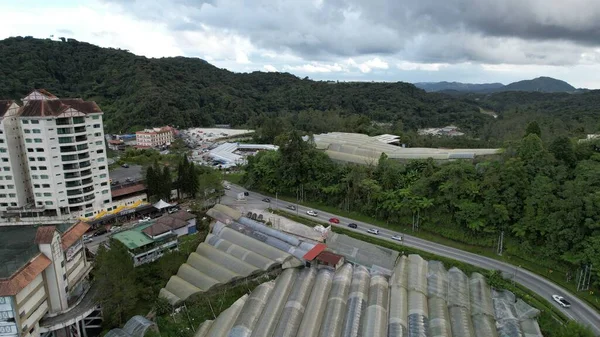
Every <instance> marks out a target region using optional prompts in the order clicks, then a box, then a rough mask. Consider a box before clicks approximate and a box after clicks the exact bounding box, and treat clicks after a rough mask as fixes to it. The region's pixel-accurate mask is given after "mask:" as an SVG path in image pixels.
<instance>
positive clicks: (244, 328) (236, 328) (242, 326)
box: [228, 281, 275, 337]
mask: <svg viewBox="0 0 600 337" xmlns="http://www.w3.org/2000/svg"><path fill="white" fill-rule="evenodd" d="M274 287H275V281H269V282H265V283H262V284H260V285H259V286H258V287H256V289H254V291H253V292H252V293H251V294H250V296H248V299H247V300H246V303H244V307H243V308H242V311H241V312H240V314H239V315H238V317H237V319H236V320H235V322H234V323H233V327H232V328H231V331H229V335H228V337H250V336H251V335H252V331H253V330H254V327H255V326H256V322H257V321H258V318H259V316H260V314H261V313H262V311H263V309H264V307H265V305H266V304H267V301H268V300H269V298H270V296H271V292H272V291H273V288H274Z"/></svg>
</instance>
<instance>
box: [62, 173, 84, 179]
mask: <svg viewBox="0 0 600 337" xmlns="http://www.w3.org/2000/svg"><path fill="white" fill-rule="evenodd" d="M79 177H81V175H80V174H79V172H69V173H65V179H73V178H79Z"/></svg>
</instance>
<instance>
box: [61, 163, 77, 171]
mask: <svg viewBox="0 0 600 337" xmlns="http://www.w3.org/2000/svg"><path fill="white" fill-rule="evenodd" d="M75 169H79V165H78V164H63V170H65V171H68V170H75Z"/></svg>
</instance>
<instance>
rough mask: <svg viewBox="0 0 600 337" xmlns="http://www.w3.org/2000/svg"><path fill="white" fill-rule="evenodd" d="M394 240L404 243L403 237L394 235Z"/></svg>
mask: <svg viewBox="0 0 600 337" xmlns="http://www.w3.org/2000/svg"><path fill="white" fill-rule="evenodd" d="M392 240H396V241H402V235H394V236H392Z"/></svg>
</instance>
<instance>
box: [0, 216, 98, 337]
mask: <svg viewBox="0 0 600 337" xmlns="http://www.w3.org/2000/svg"><path fill="white" fill-rule="evenodd" d="M88 228H89V225H87V224H85V223H83V222H79V223H76V224H74V225H72V226H69V225H61V226H40V227H37V228H36V227H33V226H6V227H0V240H2V241H5V240H10V241H11V245H9V246H8V247H9V248H8V249H6V250H3V251H2V253H1V254H0V259H1V260H2V262H3V268H2V269H0V336H7V337H13V336H15V337H16V336H23V337H29V336H42V335H43V336H65V337H68V336H81V333H80V332H81V329H85V325H84V323H82V322H83V321H84V319H85V318H86V317H88V316H89V315H90V314H91V313H92V312H94V311H96V310H97V305H96V304H95V303H94V301H93V300H90V299H87V300H86V297H88V296H93V293H92V292H91V291H90V289H91V288H90V283H89V281H88V276H89V273H90V271H91V269H92V265H91V263H90V262H88V261H87V259H86V258H85V252H84V244H83V241H82V236H83V233H85V231H87V229H88Z"/></svg>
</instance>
